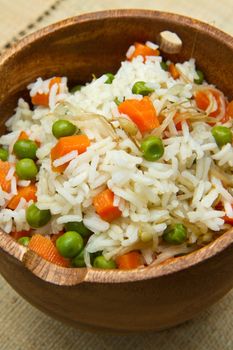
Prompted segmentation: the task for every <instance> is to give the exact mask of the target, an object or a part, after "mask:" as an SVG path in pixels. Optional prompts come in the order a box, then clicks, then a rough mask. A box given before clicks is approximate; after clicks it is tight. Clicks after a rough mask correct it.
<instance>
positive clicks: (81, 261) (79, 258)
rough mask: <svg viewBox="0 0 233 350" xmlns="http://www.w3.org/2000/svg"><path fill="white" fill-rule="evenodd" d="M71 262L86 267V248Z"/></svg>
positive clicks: (75, 265) (76, 265) (73, 264)
mask: <svg viewBox="0 0 233 350" xmlns="http://www.w3.org/2000/svg"><path fill="white" fill-rule="evenodd" d="M71 264H72V266H74V267H85V266H86V264H85V261H84V249H82V250H81V252H80V253H79V254H78V255H77V256H75V257H74V258H73V259H72V260H71Z"/></svg>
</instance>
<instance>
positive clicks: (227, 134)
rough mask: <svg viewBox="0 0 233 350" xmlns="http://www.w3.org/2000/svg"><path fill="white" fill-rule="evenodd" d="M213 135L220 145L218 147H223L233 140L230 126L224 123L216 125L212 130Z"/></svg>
mask: <svg viewBox="0 0 233 350" xmlns="http://www.w3.org/2000/svg"><path fill="white" fill-rule="evenodd" d="M211 132H212V135H213V137H214V138H215V141H216V143H217V145H218V147H222V146H224V145H226V144H227V143H231V142H232V132H231V129H230V128H227V127H226V126H222V125H216V126H214V127H213V128H212V130H211Z"/></svg>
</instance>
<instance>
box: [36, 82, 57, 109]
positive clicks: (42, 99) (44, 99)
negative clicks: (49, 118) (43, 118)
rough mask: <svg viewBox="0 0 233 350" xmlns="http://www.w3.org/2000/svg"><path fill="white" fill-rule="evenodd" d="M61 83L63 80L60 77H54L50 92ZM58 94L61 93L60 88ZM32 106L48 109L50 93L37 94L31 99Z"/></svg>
mask: <svg viewBox="0 0 233 350" xmlns="http://www.w3.org/2000/svg"><path fill="white" fill-rule="evenodd" d="M60 83H61V78H60V77H54V78H52V79H51V80H50V82H49V90H50V89H51V88H52V86H53V85H54V84H60ZM58 93H59V88H58ZM31 100H32V104H34V105H37V106H38V105H40V106H45V107H47V106H48V105H49V93H48V94H45V93H42V94H40V93H37V94H35V95H34V96H32V98H31Z"/></svg>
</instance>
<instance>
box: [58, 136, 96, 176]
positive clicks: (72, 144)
mask: <svg viewBox="0 0 233 350" xmlns="http://www.w3.org/2000/svg"><path fill="white" fill-rule="evenodd" d="M89 145H90V140H89V138H88V137H87V136H86V135H73V136H66V137H61V138H60V139H59V141H58V142H57V144H56V145H55V146H54V147H53V148H52V149H51V160H52V162H53V161H54V160H55V159H58V158H61V157H63V156H64V155H65V154H67V153H70V152H72V151H78V154H81V153H83V152H85V151H86V149H87V147H88V146H89ZM67 165H68V163H65V164H63V165H60V166H58V167H54V166H52V168H53V171H57V172H62V171H64V170H65V168H66V167H67Z"/></svg>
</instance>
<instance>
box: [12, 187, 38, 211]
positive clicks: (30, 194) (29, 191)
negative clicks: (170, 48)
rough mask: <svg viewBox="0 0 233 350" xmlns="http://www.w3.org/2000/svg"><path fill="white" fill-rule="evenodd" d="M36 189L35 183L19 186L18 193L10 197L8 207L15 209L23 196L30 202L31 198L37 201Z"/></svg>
mask: <svg viewBox="0 0 233 350" xmlns="http://www.w3.org/2000/svg"><path fill="white" fill-rule="evenodd" d="M36 191H37V188H36V186H35V185H34V184H31V185H29V186H27V187H19V188H18V193H17V194H16V195H15V196H14V197H13V198H11V199H10V201H9V202H8V204H7V207H8V208H9V209H12V210H15V208H16V207H17V205H18V204H19V202H20V199H21V198H24V199H25V200H26V201H27V202H29V201H30V200H33V202H36V199H37V198H36Z"/></svg>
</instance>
